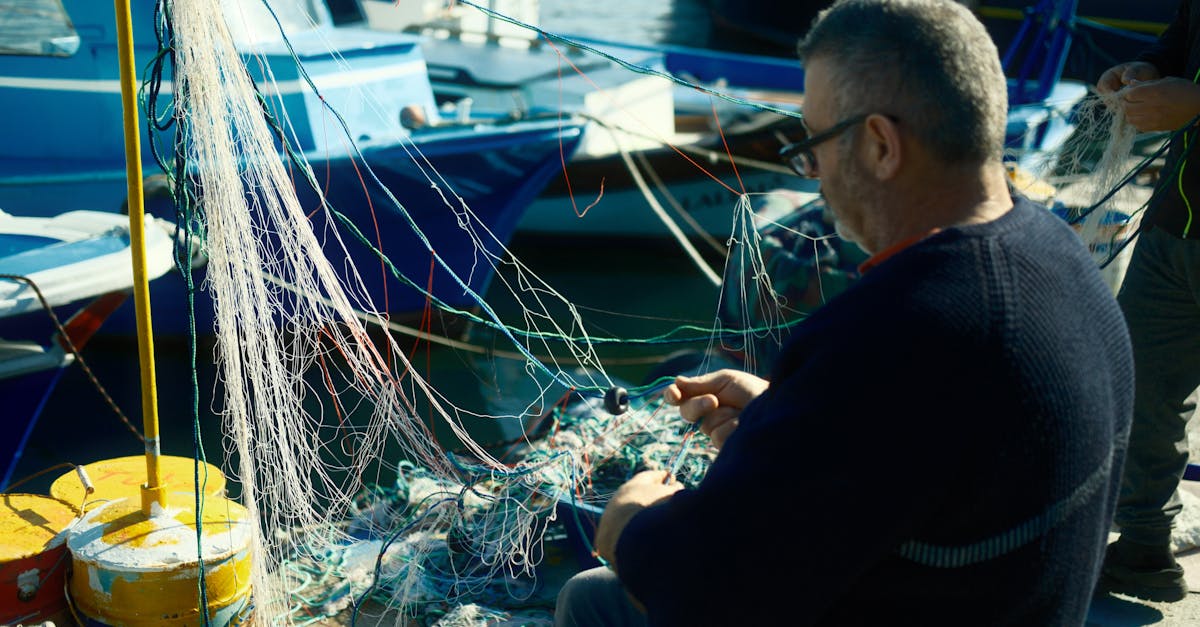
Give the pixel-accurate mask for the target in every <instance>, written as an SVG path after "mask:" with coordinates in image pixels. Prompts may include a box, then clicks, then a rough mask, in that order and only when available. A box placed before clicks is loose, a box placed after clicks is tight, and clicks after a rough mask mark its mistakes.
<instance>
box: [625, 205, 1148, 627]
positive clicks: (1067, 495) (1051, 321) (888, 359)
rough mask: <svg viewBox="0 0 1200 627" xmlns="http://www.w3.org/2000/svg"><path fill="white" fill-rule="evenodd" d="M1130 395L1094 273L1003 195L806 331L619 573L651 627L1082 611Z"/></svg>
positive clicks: (1012, 619) (639, 532) (834, 304)
mask: <svg viewBox="0 0 1200 627" xmlns="http://www.w3.org/2000/svg"><path fill="white" fill-rule="evenodd" d="M1132 396H1133V364H1132V358H1131V355H1130V347H1129V339H1128V335H1127V333H1126V328H1125V323H1124V319H1123V318H1122V316H1121V313H1120V311H1119V310H1118V308H1117V305H1116V303H1115V301H1114V299H1113V298H1112V296H1111V293H1110V292H1109V290H1108V288H1107V287H1106V286H1105V283H1104V282H1103V280H1102V279H1101V277H1100V275H1099V274H1098V271H1097V268H1096V265H1095V263H1094V262H1093V261H1092V260H1091V258H1090V257H1089V256H1088V255H1087V253H1086V252H1085V250H1084V248H1083V246H1082V244H1081V243H1080V241H1079V238H1078V237H1077V236H1076V235H1075V233H1074V232H1073V231H1072V230H1071V229H1070V228H1069V227H1068V226H1067V225H1066V224H1065V223H1064V222H1062V221H1061V220H1060V219H1058V218H1056V217H1054V216H1053V215H1052V214H1051V213H1050V212H1048V211H1047V210H1045V209H1044V208H1042V207H1039V206H1036V205H1033V204H1031V203H1029V202H1027V201H1024V200H1018V201H1017V203H1016V206H1015V208H1014V209H1013V210H1012V211H1010V212H1008V213H1007V214H1005V215H1004V216H1002V217H1001V218H999V219H998V220H995V221H993V222H990V223H987V224H981V225H973V226H967V227H961V228H951V229H947V230H943V231H941V232H939V233H937V234H935V235H933V236H931V237H928V238H926V239H925V240H923V241H921V242H919V243H917V244H915V245H913V246H910V247H908V248H906V249H904V250H902V251H900V252H899V253H897V254H896V255H894V256H893V257H891V258H890V259H888V260H886V261H885V262H883V263H882V264H881V265H879V266H878V267H876V268H874V269H872V270H870V271H869V272H867V273H866V274H865V275H864V276H863V278H862V279H861V280H860V281H859V282H857V283H856V284H855V285H854V286H853V287H851V288H850V289H849V290H848V291H846V292H844V293H843V294H841V295H840V296H838V297H837V298H836V299H834V300H832V301H830V302H829V303H827V304H826V305H824V306H823V307H822V308H821V309H819V310H818V311H817V312H816V313H815V314H814V315H813V316H812V317H811V318H809V319H808V320H807V321H805V323H804V324H803V325H801V326H800V327H799V329H798V330H797V331H796V332H795V333H794V334H793V337H792V339H791V341H790V342H789V343H788V344H787V345H786V346H785V347H784V350H783V352H782V354H781V355H780V358H779V362H778V363H777V364H776V366H775V368H774V371H773V373H772V376H771V386H770V389H769V390H768V391H767V392H766V393H765V394H763V395H762V396H761V397H760V398H758V399H757V400H755V401H754V402H753V403H751V405H750V406H749V407H747V408H746V409H745V411H744V412H743V414H742V416H741V423H740V426H739V427H738V429H737V431H735V432H734V434H733V435H732V436H731V437H730V438H729V440H728V441H727V442H726V443H725V446H724V449H723V450H722V451H721V453H720V455H719V456H718V457H717V459H716V461H715V462H714V464H713V465H712V467H711V469H710V470H709V472H708V475H707V476H706V477H705V479H704V480H703V482H702V483H701V484H700V485H699V486H697V487H696V488H695V489H688V490H683V491H681V492H679V493H677V494H675V495H673V496H672V497H671V498H670V499H669V500H667V501H666V502H664V503H662V504H659V505H657V506H654V507H651V508H647V509H646V510H644V511H642V512H640V513H639V514H637V515H636V516H635V517H634V518H633V519H632V520H631V521H630V523H629V525H628V526H627V527H626V528H625V530H624V532H623V533H622V534H621V537H620V540H619V542H618V545H617V566H618V570H619V575H620V578H621V580H622V581H623V582H624V584H625V585H626V587H627V588H628V589H629V590H630V591H631V592H632V593H633V594H634V596H636V597H637V598H638V599H639V600H641V601H642V602H643V603H644V604H645V605H646V607H647V608H648V611H649V614H650V618H651V622H652V623H653V624H657V625H687V626H689V627H690V626H696V625H739V626H740V625H805V624H826V625H848V624H869V625H886V624H917V625H958V626H961V625H972V626H977V625H994V624H995V625H998V624H1011V625H1039V626H1040V625H1082V624H1083V622H1084V619H1085V616H1086V613H1087V608H1088V605H1089V602H1090V598H1091V593H1092V588H1093V586H1094V585H1095V581H1096V577H1097V573H1098V571H1099V567H1100V561H1101V558H1102V556H1103V552H1104V546H1105V542H1106V539H1107V533H1108V529H1109V525H1110V521H1111V517H1112V513H1113V508H1114V505H1115V495H1116V489H1117V485H1118V482H1119V478H1120V472H1121V468H1122V464H1123V459H1124V441H1125V439H1126V437H1127V432H1128V426H1129V420H1130V414H1131V408H1132Z"/></svg>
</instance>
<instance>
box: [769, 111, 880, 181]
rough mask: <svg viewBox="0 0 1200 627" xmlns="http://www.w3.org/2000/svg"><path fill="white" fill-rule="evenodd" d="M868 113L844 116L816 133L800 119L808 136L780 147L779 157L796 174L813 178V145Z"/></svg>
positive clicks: (815, 164) (814, 172)
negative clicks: (843, 118)
mask: <svg viewBox="0 0 1200 627" xmlns="http://www.w3.org/2000/svg"><path fill="white" fill-rule="evenodd" d="M868 115H870V114H869V113H862V114H859V115H856V116H853V117H849V118H846V119H845V120H842V121H841V122H838V123H837V124H834V125H833V126H831V127H829V129H827V130H825V131H822V132H820V133H817V134H816V135H813V134H812V133H811V132H810V131H809V130H808V125H807V124H804V120H801V121H800V124H801V125H803V126H804V132H805V134H806V135H808V137H805V138H804V139H802V140H800V141H798V142H796V143H794V144H788V145H786V146H784V147H783V148H780V149H779V158H780V159H782V160H783V162H784V163H786V164H788V166H789V167H791V168H792V170H793V171H795V172H796V174H799V175H800V176H803V177H804V178H809V179H811V178H815V177H816V173H817V156H816V155H815V154H813V151H812V149H813V146H816V145H817V144H820V143H822V142H826V141H829V140H831V139H833V138H834V137H837V136H838V135H839V134H841V133H843V132H845V130H846V129H848V128H850V127H851V126H854V125H855V124H858V123H859V122H862V121H863V120H865V119H867V116H868Z"/></svg>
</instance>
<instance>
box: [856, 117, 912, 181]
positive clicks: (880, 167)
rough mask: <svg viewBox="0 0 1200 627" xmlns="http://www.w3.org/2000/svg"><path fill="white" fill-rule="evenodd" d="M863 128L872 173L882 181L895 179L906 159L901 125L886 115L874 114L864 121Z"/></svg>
mask: <svg viewBox="0 0 1200 627" xmlns="http://www.w3.org/2000/svg"><path fill="white" fill-rule="evenodd" d="M863 128H864V130H865V132H864V133H863V135H864V139H865V142H864V143H865V148H866V158H867V165H868V167H869V168H870V169H871V172H872V173H874V174H875V177H876V178H877V179H879V180H881V181H886V180H888V179H891V178H893V177H895V176H896V174H897V173H898V172H899V171H900V165H901V164H902V163H903V158H904V151H903V147H902V145H901V142H900V127H899V125H898V124H897V123H896V122H895V121H894V120H892V119H891V118H889V117H887V116H886V115H882V114H879V113H872V114H871V115H869V116H867V119H866V120H864V121H863Z"/></svg>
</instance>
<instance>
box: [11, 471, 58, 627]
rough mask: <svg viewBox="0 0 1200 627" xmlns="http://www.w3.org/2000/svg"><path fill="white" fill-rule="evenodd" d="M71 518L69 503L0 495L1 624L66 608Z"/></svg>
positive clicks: (48, 616) (43, 617)
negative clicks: (66, 531)
mask: <svg viewBox="0 0 1200 627" xmlns="http://www.w3.org/2000/svg"><path fill="white" fill-rule="evenodd" d="M74 518H75V510H74V508H72V507H71V506H70V505H67V504H66V503H63V502H62V501H59V500H56V499H53V498H50V497H48V496H42V495H38V494H0V538H3V540H0V625H16V624H19V623H24V624H27V625H29V624H36V623H41V622H44V621H47V620H54V619H56V618H58V619H59V620H62V618H61V617H62V616H63V615H64V614H66V613H67V609H68V608H67V600H66V599H67V597H66V594H65V593H64V591H63V583H64V582H65V581H66V573H67V570H68V569H69V566H70V561H69V560H70V555H69V554H68V553H67V546H66V543H65V542H64V540H65V539H66V534H65V533H64V531H65V530H66V529H67V527H68V526H69V525H70V524H71V521H72V520H74Z"/></svg>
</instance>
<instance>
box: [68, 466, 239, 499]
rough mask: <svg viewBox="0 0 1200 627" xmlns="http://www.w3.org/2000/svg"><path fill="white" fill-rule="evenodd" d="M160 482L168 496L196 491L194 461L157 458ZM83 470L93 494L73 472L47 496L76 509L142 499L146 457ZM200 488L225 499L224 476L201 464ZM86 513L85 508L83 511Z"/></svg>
mask: <svg viewBox="0 0 1200 627" xmlns="http://www.w3.org/2000/svg"><path fill="white" fill-rule="evenodd" d="M158 463H159V479H160V482H161V485H162V486H163V487H164V488H165V489H166V490H167V491H168V492H176V491H178V492H192V493H195V491H196V488H195V486H196V467H195V466H196V460H194V459H192V458H190V457H173V456H170V455H159V456H158ZM83 469H84V471H85V473H86V475H87V477H88V479H89V480H90V482H91V485H92V486H94V488H95V491H94V492H92V493H91V494H87V488H86V487H85V486H84V484H83V479H82V478H81V477H80V476H79V473H78V472H76V471H74V470H72V471H70V472H67V473H64V474H63V475H62V476H61V477H59V478H58V479H55V480H54V483H52V484H51V485H50V496H53V497H54V498H56V499H58V500H60V501H65V502H67V503H70V504H71V505H74V506H75V507H79V506H80V505H81V504H82V503H84V502H85V501H84V499H85V498H86V499H87V502H99V501H114V500H117V499H123V498H131V499H134V500H137V499H140V498H141V493H142V492H141V490H142V488H141V486H142V484H144V483H146V456H145V455H131V456H129V457H117V458H115V459H104V460H100V461H98V462H93V463H90V464H84V466H83ZM200 484H201V485H202V486H203V492H204V494H208V495H212V496H224V494H225V475H224V474H223V473H222V472H221V469H220V468H217V467H216V466H214V465H212V464H209V463H204V464H201V466H200ZM84 509H88V508H84Z"/></svg>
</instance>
